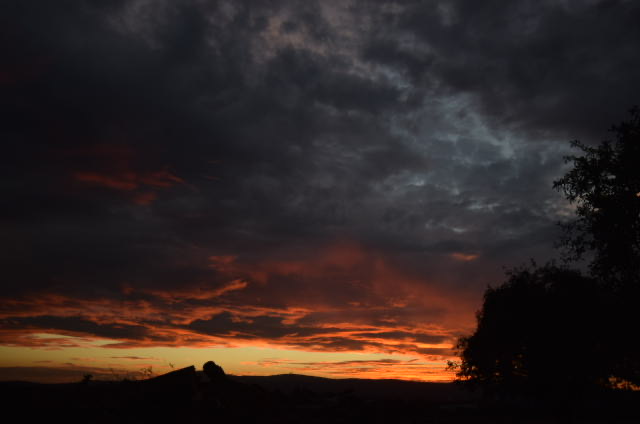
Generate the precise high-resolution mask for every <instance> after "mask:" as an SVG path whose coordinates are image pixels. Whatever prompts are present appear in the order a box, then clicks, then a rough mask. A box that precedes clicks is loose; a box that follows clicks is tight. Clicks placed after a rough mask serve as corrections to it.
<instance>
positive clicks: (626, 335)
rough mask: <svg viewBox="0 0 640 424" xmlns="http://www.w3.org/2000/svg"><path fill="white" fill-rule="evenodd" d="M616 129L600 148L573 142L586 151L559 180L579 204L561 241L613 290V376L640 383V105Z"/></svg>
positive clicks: (559, 185)
mask: <svg viewBox="0 0 640 424" xmlns="http://www.w3.org/2000/svg"><path fill="white" fill-rule="evenodd" d="M611 131H612V132H613V133H614V134H615V140H614V141H613V142H611V141H604V142H602V143H601V144H600V145H598V146H597V147H588V146H585V145H583V144H582V143H580V142H577V141H575V142H573V145H574V146H575V147H577V148H579V149H580V150H581V151H582V153H583V154H582V155H581V156H569V157H567V158H565V160H566V161H567V162H569V163H572V164H573V167H572V169H571V170H570V171H569V172H568V173H567V174H566V175H565V176H564V177H562V178H560V179H559V180H557V181H555V182H554V187H555V188H556V189H558V190H561V191H562V192H564V194H565V196H566V197H567V199H568V200H569V201H570V202H572V203H573V204H575V205H576V211H575V212H576V219H575V220H573V221H571V222H569V223H567V224H564V237H563V238H562V239H561V240H560V244H561V245H562V246H563V247H565V251H566V252H567V253H568V254H569V255H568V258H569V259H574V260H578V259H588V260H589V263H590V270H591V274H592V275H593V276H594V277H595V278H597V279H598V281H600V282H601V284H602V285H603V290H606V291H609V292H612V293H613V295H614V300H615V301H614V302H612V303H611V305H610V309H609V310H607V311H606V313H605V314H603V315H602V319H603V320H606V321H607V322H608V336H609V338H610V339H611V347H612V349H611V351H610V352H609V354H610V361H611V364H612V376H613V377H615V378H618V379H622V380H625V381H629V382H633V383H635V384H637V385H640V341H639V340H638V338H637V337H636V335H635V333H636V332H637V329H638V328H639V327H640V317H639V316H638V314H637V312H636V310H637V308H638V306H639V305H640V109H638V108H637V107H636V108H633V109H632V110H631V117H630V118H629V120H627V121H623V122H622V123H620V124H619V125H616V126H613V127H612V129H611Z"/></svg>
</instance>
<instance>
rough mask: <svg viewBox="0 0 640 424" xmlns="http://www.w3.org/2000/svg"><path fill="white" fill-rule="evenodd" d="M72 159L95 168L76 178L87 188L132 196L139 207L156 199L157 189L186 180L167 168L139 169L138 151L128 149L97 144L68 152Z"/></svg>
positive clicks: (76, 173)
mask: <svg viewBox="0 0 640 424" xmlns="http://www.w3.org/2000/svg"><path fill="white" fill-rule="evenodd" d="M68 154H69V155H71V156H74V157H75V156H77V157H79V160H81V159H89V161H88V162H89V163H91V165H92V169H87V168H86V165H85V169H82V170H77V171H75V172H73V173H72V176H73V178H74V179H75V180H76V181H77V182H79V183H82V184H84V185H88V186H94V187H103V188H107V189H110V190H116V191H121V192H128V193H130V194H129V195H128V197H129V198H130V199H131V200H132V201H133V203H135V204H138V205H149V204H151V203H153V202H154V201H155V200H156V199H157V197H158V193H157V190H159V189H167V188H170V187H173V186H176V185H179V184H184V183H185V181H184V180H183V179H182V178H180V177H178V176H176V175H174V174H173V173H171V172H170V171H169V170H168V169H166V168H164V169H161V170H151V171H149V170H138V169H136V168H138V167H139V165H138V166H136V161H135V157H136V154H135V152H134V151H133V150H132V149H131V148H129V147H127V146H113V145H98V146H94V147H93V148H90V149H85V150H79V151H74V152H68Z"/></svg>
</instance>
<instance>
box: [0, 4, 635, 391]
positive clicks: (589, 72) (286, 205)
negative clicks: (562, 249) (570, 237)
mask: <svg viewBox="0 0 640 424" xmlns="http://www.w3.org/2000/svg"><path fill="white" fill-rule="evenodd" d="M639 21H640V4H639V3H638V2H635V1H612V0H607V1H592V0H583V1H573V0H557V1H543V0H541V1H522V0H520V1H516V0H514V1H489V0H488V1H482V2H477V1H445V0H442V1H435V0H434V1H413V0H406V1H404V0H398V1H364V0H345V1H337V0H336V1H312V0H309V1H277V0H273V1H255V0H254V1H248V0H247V1H242V0H233V1H205V0H184V1H180V2H176V1H169V0H156V1H151V0H130V1H120V0H113V1H97V0H96V1H80V0H74V1H71V0H58V1H55V2H53V1H31V0H19V1H18V0H7V1H3V2H2V4H1V5H0V51H1V52H2V54H1V55H0V112H1V118H0V122H1V125H0V139H2V143H1V146H2V147H1V149H2V154H1V155H0V170H1V172H2V178H1V179H0V187H2V196H1V197H0V217H1V221H0V234H1V235H2V254H1V255H0V266H1V269H2V283H1V284H0V379H5V380H6V379H27V380H35V381H74V380H77V379H78V378H80V377H81V376H82V375H83V374H84V373H92V374H93V375H95V376H98V377H101V378H122V376H123V375H131V376H133V375H141V374H140V373H141V372H142V370H144V369H145V368H148V367H152V369H153V372H154V373H161V372H165V371H168V370H171V369H174V368H178V367H183V366H188V365H192V364H193V365H196V367H198V368H200V367H201V366H202V364H203V363H204V362H206V361H208V360H213V361H215V362H216V363H218V364H220V365H221V366H222V367H223V368H224V369H225V371H226V372H228V373H233V374H246V375H270V374H282V373H290V372H293V373H300V374H309V375H317V376H324V377H332V378H343V377H360V378H400V379H409V380H424V381H448V380H451V379H452V378H453V375H452V373H451V372H450V371H447V370H446V369H445V367H446V362H447V360H455V343H456V340H457V338H458V337H460V336H463V335H465V334H470V333H471V332H473V329H474V327H475V313H476V311H477V310H478V309H479V308H480V307H481V305H482V295H483V292H484V290H485V289H486V288H487V286H489V285H493V286H495V285H498V284H500V283H501V282H502V281H504V279H505V276H504V272H505V269H508V268H510V267H514V266H519V265H522V264H526V263H529V261H530V260H531V259H535V260H536V261H538V262H539V263H544V262H545V261H547V260H549V259H551V258H553V257H557V256H558V251H557V250H554V241H555V240H556V239H557V237H558V235H559V228H558V226H557V223H558V222H559V221H563V220H567V219H570V218H571V216H572V207H571V205H569V204H567V202H566V201H565V200H564V198H563V196H562V194H561V193H558V192H557V191H555V190H554V189H553V188H552V185H553V181H554V180H555V179H557V178H559V177H561V176H562V175H563V174H564V173H565V172H566V171H567V169H568V168H567V165H566V164H565V163H564V161H563V156H564V155H567V154H570V153H571V150H570V147H569V141H571V140H574V139H579V140H581V141H583V142H584V143H586V144H595V143H598V142H600V141H601V140H603V139H606V138H608V136H609V134H610V133H608V132H607V129H608V128H609V127H610V126H611V125H612V124H615V123H617V122H620V121H621V120H622V119H625V118H626V117H627V111H628V110H629V108H630V107H631V106H633V105H634V104H637V103H638V101H639V100H638V99H639V97H640V72H638V69H640V55H639V54H638V51H639V46H640V25H638V22H639ZM550 348H551V349H553V347H552V346H550ZM563 355H566V353H565V352H558V356H559V358H562V357H563Z"/></svg>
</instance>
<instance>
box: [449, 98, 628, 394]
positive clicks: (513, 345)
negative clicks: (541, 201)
mask: <svg viewBox="0 0 640 424" xmlns="http://www.w3.org/2000/svg"><path fill="white" fill-rule="evenodd" d="M612 131H613V132H614V133H615V136H616V138H615V141H614V142H610V141H603V142H602V143H601V144H600V145H598V146H596V147H589V146H587V145H585V144H583V143H580V142H578V141H574V142H573V143H572V145H573V146H574V147H576V148H578V149H579V150H580V151H581V152H582V155H579V156H569V157H566V158H565V160H566V162H567V163H571V164H572V165H573V167H572V168H571V169H570V170H569V171H568V172H567V173H566V174H565V175H564V176H563V177H562V178H560V179H559V180H557V181H555V182H554V188H555V189H558V190H561V191H562V192H563V193H564V194H565V196H566V198H567V200H568V201H569V202H570V203H572V204H574V205H575V206H576V209H575V214H576V217H575V219H574V220H572V221H570V222H568V223H565V224H562V226H563V228H564V233H563V237H562V238H561V239H560V241H559V244H560V245H561V246H562V247H564V248H565V253H566V258H565V259H568V260H569V263H570V262H571V261H577V260H583V259H586V260H588V261H589V274H590V275H583V274H582V273H580V272H579V271H576V270H572V269H570V268H568V267H567V266H566V265H565V266H563V267H558V266H556V265H554V264H548V265H545V266H543V267H539V266H536V265H535V264H534V265H532V266H530V267H522V268H517V269H513V270H511V271H510V272H508V274H507V281H506V282H504V283H503V284H502V285H500V286H498V287H496V288H491V287H489V288H488V289H487V291H486V292H485V295H484V302H483V305H482V308H481V310H480V311H479V312H478V313H477V328H476V330H475V332H474V333H473V334H472V335H470V336H468V337H463V338H461V339H459V342H458V349H459V353H460V358H461V362H460V363H459V364H453V366H454V368H456V369H457V371H458V373H457V375H458V377H459V379H461V380H463V381H467V382H470V383H473V384H476V385H480V386H482V387H484V388H485V389H489V390H496V391H511V392H513V391H515V392H519V393H529V394H540V393H558V391H562V392H563V393H565V394H566V393H573V394H576V393H579V392H581V391H584V390H588V389H589V388H596V387H611V386H615V385H617V384H619V383H620V382H624V383H626V384H635V385H640V342H639V341H638V338H637V337H636V334H635V332H636V331H637V328H638V326H639V325H640V318H639V316H638V314H637V313H636V312H635V311H636V309H637V306H638V302H639V301H640V283H639V282H640V112H639V110H638V109H637V108H634V109H632V111H631V118H630V119H629V120H628V121H624V122H622V123H621V124H620V125H617V126H614V127H612Z"/></svg>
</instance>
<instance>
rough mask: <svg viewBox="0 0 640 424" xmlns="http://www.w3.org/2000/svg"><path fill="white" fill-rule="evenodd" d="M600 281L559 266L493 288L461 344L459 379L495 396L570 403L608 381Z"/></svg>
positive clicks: (511, 277)
mask: <svg viewBox="0 0 640 424" xmlns="http://www.w3.org/2000/svg"><path fill="white" fill-rule="evenodd" d="M606 301H607V300H606V299H605V298H603V297H602V296H601V293H600V291H599V288H598V285H597V284H596V282H595V281H594V280H593V279H591V278H588V277H585V276H583V275H581V274H580V273H579V272H578V271H573V270H568V269H564V268H559V267H557V266H555V265H546V266H544V267H537V266H535V265H533V266H531V267H529V268H518V269H514V270H511V271H509V272H508V279H507V281H506V282H505V283H504V284H502V285H500V286H498V287H496V288H491V287H490V288H489V289H487V291H486V292H485V295H484V303H483V306H482V309H481V310H480V311H479V312H478V314H477V323H478V325H477V329H476V331H475V333H474V334H473V335H471V336H469V337H464V338H461V339H460V340H459V342H458V349H459V350H460V358H461V362H460V363H459V364H458V365H457V371H458V377H459V378H460V379H462V380H465V381H469V382H470V383H473V384H476V385H480V386H482V387H483V388H484V389H486V390H488V391H489V392H502V393H505V392H509V393H513V394H526V395H541V394H545V395H552V396H556V397H558V396H562V397H565V396H567V395H568V394H570V393H578V392H580V391H583V390H587V389H589V388H593V387H596V386H599V385H602V384H606V383H607V379H608V377H609V375H608V370H607V364H606V363H604V362H603V361H602V360H601V355H602V353H603V352H604V351H605V350H606V349H607V347H606V346H605V345H604V342H605V341H604V340H603V339H602V338H601V335H602V331H603V328H602V322H601V321H600V320H599V315H600V313H601V310H600V309H602V308H604V307H605V303H606Z"/></svg>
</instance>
